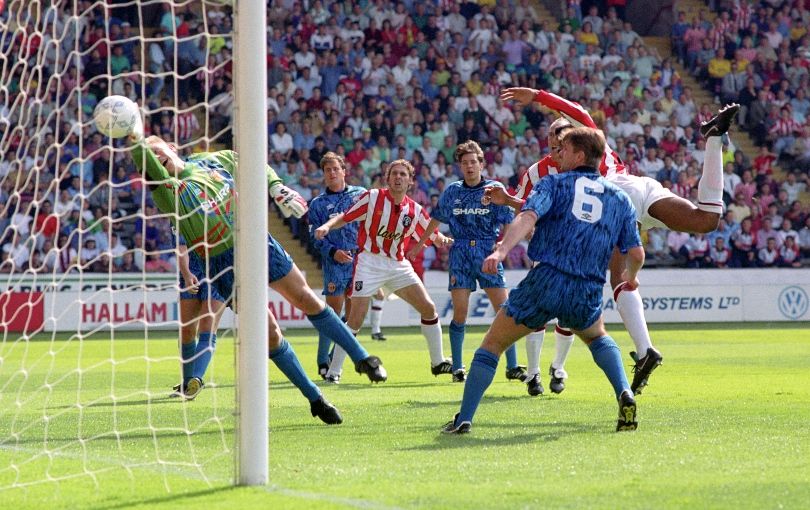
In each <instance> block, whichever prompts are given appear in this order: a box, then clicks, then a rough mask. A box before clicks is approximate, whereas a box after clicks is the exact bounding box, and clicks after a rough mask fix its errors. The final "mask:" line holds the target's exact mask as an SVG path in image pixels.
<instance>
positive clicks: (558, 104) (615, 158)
mask: <svg viewBox="0 0 810 510" xmlns="http://www.w3.org/2000/svg"><path fill="white" fill-rule="evenodd" d="M534 100H535V101H536V102H538V103H540V104H541V105H543V106H545V107H546V108H548V109H549V110H553V111H555V112H557V113H558V114H560V116H562V117H565V118H566V119H568V121H569V122H570V123H571V124H572V125H573V126H574V127H581V126H585V127H589V128H593V129H599V126H597V125H596V123H595V122H594V121H593V118H592V117H591V116H590V114H589V113H588V112H587V111H586V110H585V108H583V107H582V106H581V105H580V104H579V103H575V102H573V101H569V100H567V99H564V98H562V97H560V96H558V95H556V94H552V93H551V92H546V91H545V90H540V91H538V92H537V95H535V96H534ZM599 173H601V174H602V175H603V176H604V177H608V178H610V176H612V175H614V174H626V173H627V168H626V167H625V166H624V162H622V158H620V157H619V154H618V153H617V152H616V151H614V150H613V149H611V148H610V146H609V145H608V144H607V142H605V153H604V155H603V156H602V161H601V162H600V163H599ZM541 177H542V176H541ZM535 184H536V183H535Z"/></svg>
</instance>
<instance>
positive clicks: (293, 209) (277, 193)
mask: <svg viewBox="0 0 810 510" xmlns="http://www.w3.org/2000/svg"><path fill="white" fill-rule="evenodd" d="M270 196H271V197H273V201H275V203H276V205H277V206H278V208H279V209H281V214H283V215H284V217H285V218H289V217H290V216H295V217H296V218H300V217H301V216H303V215H305V214H306V213H307V210H309V206H307V201H306V200H304V198H303V197H302V196H301V195H299V194H298V192H297V191H295V190H293V189H291V188H288V187H287V186H285V185H283V184H281V183H276V184H274V185H273V186H272V187H271V188H270Z"/></svg>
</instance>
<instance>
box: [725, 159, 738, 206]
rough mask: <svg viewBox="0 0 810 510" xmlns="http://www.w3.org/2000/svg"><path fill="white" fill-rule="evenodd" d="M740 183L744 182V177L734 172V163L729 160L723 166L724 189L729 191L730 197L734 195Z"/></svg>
mask: <svg viewBox="0 0 810 510" xmlns="http://www.w3.org/2000/svg"><path fill="white" fill-rule="evenodd" d="M740 183H742V179H741V178H740V176H739V175H737V174H735V173H734V163H733V162H731V161H729V162H728V163H726V165H725V166H724V167H723V191H724V192H725V193H728V196H729V197H733V196H734V188H736V187H737V185H738V184H740Z"/></svg>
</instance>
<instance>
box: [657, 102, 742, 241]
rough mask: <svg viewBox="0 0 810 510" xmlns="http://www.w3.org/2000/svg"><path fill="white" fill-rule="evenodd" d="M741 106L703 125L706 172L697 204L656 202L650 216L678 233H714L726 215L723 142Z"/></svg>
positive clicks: (723, 110)
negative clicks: (724, 210) (724, 207)
mask: <svg viewBox="0 0 810 510" xmlns="http://www.w3.org/2000/svg"><path fill="white" fill-rule="evenodd" d="M739 109H740V106H739V105H737V104H730V105H726V106H725V107H723V108H721V109H720V111H719V112H717V115H715V116H714V117H712V118H711V119H709V120H708V121H706V122H704V123H703V124H702V125H701V126H700V134H701V135H703V136H704V137H705V138H706V155H705V157H704V159H703V173H702V175H701V178H700V181H699V182H698V205H697V206H695V205H693V204H692V202H689V201H688V200H686V199H684V198H681V197H668V198H665V199H663V200H659V201H657V202H655V203H653V204H652V205H651V206H650V208H649V210H648V212H649V214H650V216H652V217H653V218H656V219H658V220H660V221H661V222H663V223H664V224H665V225H666V226H667V227H669V228H670V229H671V230H677V231H679V232H695V233H698V232H701V233H704V234H705V233H708V232H712V231H713V230H715V229H716V228H717V223H718V222H719V221H720V217H721V216H722V214H723V142H722V138H721V137H722V135H724V134H725V133H726V132H727V131H728V130H729V128H730V127H731V124H732V122H733V120H734V117H735V116H736V115H737V112H738V111H739Z"/></svg>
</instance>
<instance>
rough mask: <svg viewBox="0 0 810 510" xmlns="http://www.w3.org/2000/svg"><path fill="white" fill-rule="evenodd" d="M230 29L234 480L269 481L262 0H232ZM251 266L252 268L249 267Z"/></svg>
mask: <svg viewBox="0 0 810 510" xmlns="http://www.w3.org/2000/svg"><path fill="white" fill-rule="evenodd" d="M234 14H235V21H236V23H235V26H234V45H235V50H236V52H235V55H234V68H235V74H234V78H235V82H236V83H235V84H236V94H235V101H234V110H235V114H236V124H235V129H236V132H235V138H236V146H237V152H238V153H239V169H240V170H239V172H238V175H237V177H236V189H237V193H238V197H239V209H238V211H237V217H236V278H237V284H236V291H237V296H238V297H237V299H238V305H237V306H238V309H239V330H238V334H237V346H236V348H237V373H236V380H237V385H236V393H237V458H238V462H237V469H238V472H237V478H238V482H239V484H241V485H262V484H266V483H267V480H268V445H269V441H268V430H269V429H268V426H267V424H268V410H267V391H268V389H267V388H268V385H267V328H268V320H267V297H268V296H267V281H268V268H267V264H268V254H267V205H268V201H267V180H266V176H265V172H264V167H265V165H266V164H267V96H266V94H265V89H266V86H265V84H266V83H267V68H266V62H265V50H264V48H265V46H266V43H265V34H266V26H267V20H266V18H265V2H264V0H237V1H236V9H235V13H234ZM248 268H249V269H248Z"/></svg>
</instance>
